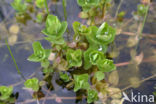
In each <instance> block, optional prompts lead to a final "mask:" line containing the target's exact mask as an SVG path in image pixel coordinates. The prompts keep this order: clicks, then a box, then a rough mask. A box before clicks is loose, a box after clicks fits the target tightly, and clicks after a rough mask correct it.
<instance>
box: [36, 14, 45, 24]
mask: <svg viewBox="0 0 156 104" xmlns="http://www.w3.org/2000/svg"><path fill="white" fill-rule="evenodd" d="M42 21H43V13H38V14H37V16H36V22H37V23H41V22H42Z"/></svg>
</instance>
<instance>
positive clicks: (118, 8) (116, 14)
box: [115, 0, 123, 18]
mask: <svg viewBox="0 0 156 104" xmlns="http://www.w3.org/2000/svg"><path fill="white" fill-rule="evenodd" d="M122 3H123V0H121V1H120V3H119V5H118V7H117V10H116V13H115V18H116V17H117V16H118V13H119V10H120V7H121V5H122Z"/></svg>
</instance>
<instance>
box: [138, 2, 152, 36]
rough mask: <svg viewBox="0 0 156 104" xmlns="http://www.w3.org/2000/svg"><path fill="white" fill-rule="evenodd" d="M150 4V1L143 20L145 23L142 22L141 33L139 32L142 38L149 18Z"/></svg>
mask: <svg viewBox="0 0 156 104" xmlns="http://www.w3.org/2000/svg"><path fill="white" fill-rule="evenodd" d="M149 6H150V3H149V4H148V6H147V9H146V13H145V16H144V20H143V23H142V27H141V31H140V34H139V37H140V38H141V37H142V32H143V29H144V26H145V22H146V19H147V15H148V10H149Z"/></svg>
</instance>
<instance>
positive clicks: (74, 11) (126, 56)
mask: <svg viewBox="0 0 156 104" xmlns="http://www.w3.org/2000/svg"><path fill="white" fill-rule="evenodd" d="M11 1H12V0H1V1H0V22H1V23H0V38H1V40H0V60H1V61H0V85H12V84H15V83H18V82H20V81H22V79H21V77H20V76H19V75H18V73H17V70H16V68H15V65H14V63H13V60H12V58H11V56H10V54H9V51H8V49H7V46H6V45H5V44H4V42H5V41H4V38H6V37H9V36H10V35H11V34H7V33H8V28H9V26H11V25H12V24H16V19H15V18H14V12H15V11H14V10H13V9H12V8H11V6H10V2H11ZM67 1H68V3H67V5H68V6H67V15H68V16H67V21H68V24H69V26H68V28H69V32H70V35H71V36H72V35H73V30H72V23H73V22H74V21H80V22H82V20H81V19H80V18H78V14H79V12H80V11H81V8H80V7H79V6H78V5H77V3H76V0H67ZM138 3H139V1H138V0H124V2H123V4H122V6H121V9H120V11H121V10H124V11H126V13H127V14H126V18H127V19H130V18H132V12H133V11H135V10H136V8H137V4H138ZM118 5H119V2H117V1H116V3H114V5H113V7H112V9H111V10H112V11H111V13H112V14H111V15H112V16H114V13H115V10H116V8H117V6H118ZM155 6H156V4H155ZM51 10H52V11H51V13H53V14H55V15H57V16H58V17H59V18H60V19H61V20H64V14H63V8H62V5H61V0H60V1H59V3H58V4H57V5H56V4H52V5H51ZM152 16H154V15H152ZM155 17H156V16H155ZM148 19H150V20H151V15H150V14H149V16H148V18H147V23H146V24H145V27H144V30H143V33H147V34H154V35H156V21H154V19H153V22H148ZM18 25H19V26H20V33H19V34H18V41H17V43H16V44H15V45H13V46H11V50H12V52H13V55H14V57H15V59H16V62H17V65H18V67H19V69H20V70H21V72H22V73H24V76H25V77H26V78H27V77H28V76H30V75H31V74H32V73H35V76H36V77H37V78H39V79H42V77H43V76H42V73H41V72H40V71H39V69H40V64H38V63H33V62H29V61H27V57H28V56H29V55H31V54H32V53H33V50H32V46H31V44H32V42H29V40H36V39H39V38H42V37H43V34H40V31H41V29H42V28H43V26H44V25H43V24H42V25H38V24H35V23H34V22H33V21H32V20H30V21H28V22H27V25H23V24H20V23H19V24H18ZM124 30H125V31H128V32H131V31H130V29H129V27H128V26H127V27H124ZM128 37H129V36H127V35H118V36H117V37H116V40H115V43H116V46H115V47H117V48H119V47H121V46H122V49H121V50H120V55H119V56H118V57H117V58H114V62H115V63H123V62H128V61H130V60H131V57H130V50H131V49H132V48H128V47H127V46H126V42H127V39H128ZM150 40H152V41H154V42H151V41H150ZM155 40H156V38H148V37H143V39H141V41H140V42H139V46H138V48H137V54H138V55H139V54H140V53H141V52H143V53H144V59H148V58H149V57H151V56H152V55H153V53H152V51H153V50H155V47H156V46H155V44H156V41H155ZM21 41H24V43H21ZM18 42H20V43H18ZM41 42H42V45H43V46H44V47H45V48H48V47H50V44H49V43H48V42H47V41H44V40H41ZM154 58H155V57H154ZM155 62H156V61H152V62H151V61H150V62H143V63H141V64H140V65H139V67H138V68H136V67H134V65H133V64H130V65H125V66H120V67H118V68H117V71H118V74H119V84H118V85H117V86H118V87H119V88H121V89H122V88H125V87H126V86H128V85H130V82H129V79H130V78H132V77H135V78H139V79H140V80H142V79H144V78H147V77H149V76H151V75H154V74H156V71H155V70H156V65H155V64H154V63H155ZM54 79H57V75H56V76H54ZM54 79H53V81H52V82H53V85H54V88H55V90H54V91H52V92H51V93H53V94H54V93H56V95H57V96H64V97H73V96H76V94H75V93H74V92H73V91H68V90H66V89H63V88H62V87H60V86H59V85H57V84H56V82H55V81H54ZM133 81H135V80H133ZM155 84H156V78H153V79H150V80H148V81H146V82H144V83H142V84H141V85H140V87H138V88H129V89H128V90H126V92H127V93H128V94H130V93H129V92H130V91H131V90H133V91H134V92H135V93H138V92H141V93H142V94H149V95H150V94H152V92H153V91H154V86H156V85H155ZM22 87H23V83H21V84H19V85H17V86H15V87H14V92H19V98H18V100H17V102H22V101H25V100H26V99H31V98H32V97H31V96H30V93H29V92H28V91H27V90H24V89H22ZM41 102H42V101H41ZM17 104H18V103H17ZM19 104H20V103H19ZM30 104H36V102H34V103H30ZM45 104H57V102H56V101H55V100H47V101H46V102H45ZM63 104H75V99H72V100H63ZM79 104H86V101H85V99H84V100H83V101H82V103H79ZM124 104H132V103H128V102H124ZM142 104H144V103H142Z"/></svg>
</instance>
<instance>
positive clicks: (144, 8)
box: [137, 4, 147, 16]
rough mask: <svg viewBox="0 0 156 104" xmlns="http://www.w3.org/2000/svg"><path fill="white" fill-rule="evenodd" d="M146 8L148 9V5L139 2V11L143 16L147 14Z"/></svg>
mask: <svg viewBox="0 0 156 104" xmlns="http://www.w3.org/2000/svg"><path fill="white" fill-rule="evenodd" d="M146 10H147V7H146V6H145V5H144V4H139V5H138V7H137V12H138V14H139V15H141V16H143V15H145V13H146Z"/></svg>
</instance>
